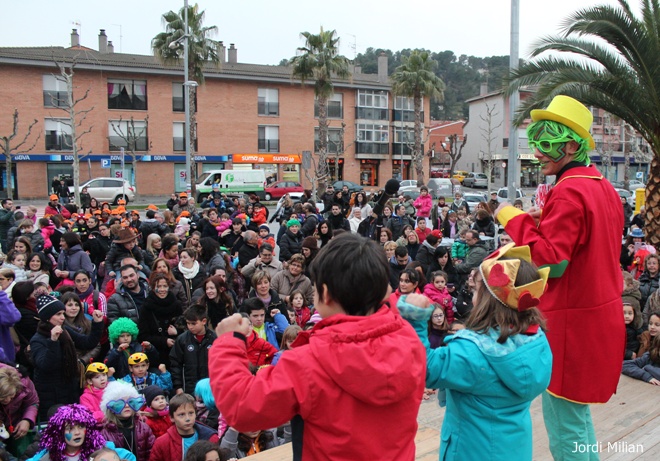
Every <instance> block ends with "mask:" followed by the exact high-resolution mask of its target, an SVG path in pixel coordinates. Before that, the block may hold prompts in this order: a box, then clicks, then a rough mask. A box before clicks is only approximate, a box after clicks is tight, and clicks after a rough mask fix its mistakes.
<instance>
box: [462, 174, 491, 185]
mask: <svg viewBox="0 0 660 461" xmlns="http://www.w3.org/2000/svg"><path fill="white" fill-rule="evenodd" d="M463 186H464V187H483V188H487V187H488V176H486V175H485V174H484V173H469V174H468V175H467V176H466V177H465V179H464V180H463Z"/></svg>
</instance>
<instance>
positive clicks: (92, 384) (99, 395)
mask: <svg viewBox="0 0 660 461" xmlns="http://www.w3.org/2000/svg"><path fill="white" fill-rule="evenodd" d="M113 373H114V369H112V368H108V367H107V366H106V365H105V364H104V363H100V362H94V363H90V364H89V365H88V366H87V370H86V371H85V381H86V382H87V386H85V390H84V391H83V393H82V395H81V396H80V404H81V405H82V406H84V407H85V408H87V409H88V410H89V411H91V412H92V415H93V416H94V418H95V419H96V420H97V421H98V422H99V423H100V422H101V421H103V418H104V417H105V414H104V413H103V412H102V411H101V400H102V399H103V392H104V391H105V388H106V386H107V385H108V380H109V379H111V378H112V374H113ZM113 381H114V379H113Z"/></svg>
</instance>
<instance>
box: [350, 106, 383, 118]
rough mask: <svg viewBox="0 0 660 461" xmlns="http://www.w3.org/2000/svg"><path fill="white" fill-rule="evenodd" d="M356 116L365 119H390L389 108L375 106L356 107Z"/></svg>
mask: <svg viewBox="0 0 660 461" xmlns="http://www.w3.org/2000/svg"><path fill="white" fill-rule="evenodd" d="M355 118H357V119H363V120H389V117H388V110H387V109H375V108H373V107H356V108H355Z"/></svg>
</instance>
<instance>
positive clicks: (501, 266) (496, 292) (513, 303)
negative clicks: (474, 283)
mask: <svg viewBox="0 0 660 461" xmlns="http://www.w3.org/2000/svg"><path fill="white" fill-rule="evenodd" d="M503 257H507V258H512V259H504V260H503V259H501V258H503ZM521 259H523V260H525V261H527V262H530V263H531V262H532V256H531V253H530V251H529V247H528V246H519V247H517V246H516V244H515V243H509V244H507V245H504V246H503V247H502V248H500V249H499V250H496V251H495V252H493V253H492V254H491V255H489V256H488V258H486V259H484V261H483V262H482V263H481V265H480V266H479V271H480V272H481V277H482V278H483V282H484V285H485V286H486V288H487V289H488V291H489V292H490V294H492V295H493V296H495V298H497V300H498V301H499V302H501V303H502V304H504V305H505V306H507V307H510V308H511V309H515V310H517V311H519V312H522V311H525V310H527V309H529V308H531V307H534V306H538V304H539V301H540V298H541V295H543V293H544V292H545V288H546V286H547V284H548V276H549V275H550V268H549V267H544V268H542V269H538V273H539V277H540V278H539V279H538V280H534V281H533V282H531V283H528V284H527V285H521V286H515V283H516V277H517V276H518V269H519V268H520V260H521Z"/></svg>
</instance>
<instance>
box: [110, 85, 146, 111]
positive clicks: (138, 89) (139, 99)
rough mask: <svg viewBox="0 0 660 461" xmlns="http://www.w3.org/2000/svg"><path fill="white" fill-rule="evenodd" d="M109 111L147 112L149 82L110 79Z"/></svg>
mask: <svg viewBox="0 0 660 461" xmlns="http://www.w3.org/2000/svg"><path fill="white" fill-rule="evenodd" d="M108 109H128V110H147V81H146V80H118V79H108Z"/></svg>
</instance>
